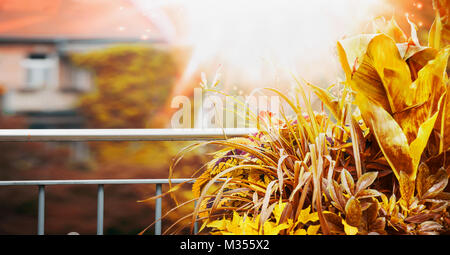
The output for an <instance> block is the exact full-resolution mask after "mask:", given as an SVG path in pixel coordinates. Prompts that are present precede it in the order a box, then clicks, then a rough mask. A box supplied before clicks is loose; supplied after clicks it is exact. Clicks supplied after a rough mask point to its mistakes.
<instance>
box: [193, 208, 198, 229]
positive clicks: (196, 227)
mask: <svg viewBox="0 0 450 255" xmlns="http://www.w3.org/2000/svg"><path fill="white" fill-rule="evenodd" d="M195 207H197V200H195V202H194V208H195ZM195 219H196V220H197V218H195ZM197 233H198V222H197V221H195V223H194V234H197Z"/></svg>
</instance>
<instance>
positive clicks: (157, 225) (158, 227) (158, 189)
mask: <svg viewBox="0 0 450 255" xmlns="http://www.w3.org/2000/svg"><path fill="white" fill-rule="evenodd" d="M161 194H162V185H161V183H158V184H156V195H157V196H159V195H161ZM161 210H162V198H157V199H156V204H155V220H156V221H157V222H156V223H155V235H161V228H162V225H161V220H160V218H161Z"/></svg>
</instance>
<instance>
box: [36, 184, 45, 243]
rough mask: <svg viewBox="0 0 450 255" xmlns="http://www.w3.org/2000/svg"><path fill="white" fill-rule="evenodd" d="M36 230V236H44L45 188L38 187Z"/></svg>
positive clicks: (42, 186)
mask: <svg viewBox="0 0 450 255" xmlns="http://www.w3.org/2000/svg"><path fill="white" fill-rule="evenodd" d="M38 187H39V194H38V229H37V234H38V235H43V234H44V224H45V186H44V185H38Z"/></svg>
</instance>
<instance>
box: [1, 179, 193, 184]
mask: <svg viewBox="0 0 450 255" xmlns="http://www.w3.org/2000/svg"><path fill="white" fill-rule="evenodd" d="M190 181H192V179H190V178H177V179H171V180H170V182H171V183H174V184H176V183H183V182H190ZM168 183H169V179H101V180H99V179H97V180H20V181H0V186H36V185H45V186H49V185H73V184H87V185H92V184H94V185H99V184H168Z"/></svg>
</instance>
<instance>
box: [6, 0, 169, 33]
mask: <svg viewBox="0 0 450 255" xmlns="http://www.w3.org/2000/svg"><path fill="white" fill-rule="evenodd" d="M0 37H1V38H22V39H27V38H28V39H32V38H39V39H41V40H42V39H43V38H64V39H67V40H74V39H78V40H80V39H81V40H83V39H103V38H116V39H123V38H139V39H142V40H152V41H164V40H165V38H164V36H163V35H162V33H161V31H160V30H159V29H158V27H157V26H156V25H155V23H154V22H152V21H151V19H150V18H149V17H147V16H145V15H144V14H143V13H142V12H141V11H140V10H139V9H138V8H136V6H135V5H134V4H133V3H132V2H131V1H127V0H39V1H35V0H0Z"/></svg>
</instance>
